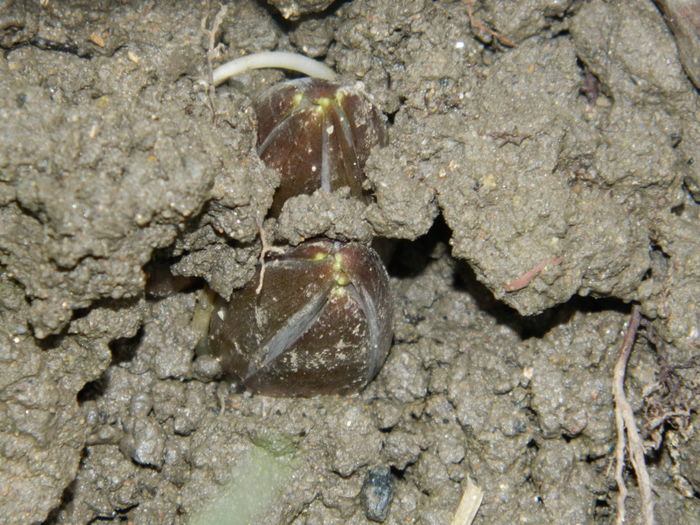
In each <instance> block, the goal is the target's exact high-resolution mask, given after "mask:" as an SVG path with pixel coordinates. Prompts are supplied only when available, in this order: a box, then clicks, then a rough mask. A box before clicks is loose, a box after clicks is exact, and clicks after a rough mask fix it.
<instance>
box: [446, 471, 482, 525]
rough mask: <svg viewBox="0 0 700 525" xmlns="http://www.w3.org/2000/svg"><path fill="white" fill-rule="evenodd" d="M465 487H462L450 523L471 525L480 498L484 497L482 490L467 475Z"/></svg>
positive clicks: (452, 524)
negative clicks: (459, 498)
mask: <svg viewBox="0 0 700 525" xmlns="http://www.w3.org/2000/svg"><path fill="white" fill-rule="evenodd" d="M466 482H467V488H465V489H464V493H463V494H462V499H461V500H459V506H458V507H457V511H456V512H455V515H454V518H452V523H451V525H471V523H472V521H474V518H475V517H476V513H477V512H478V511H479V506H480V505H481V500H482V499H483V498H484V491H483V490H481V489H480V488H479V487H478V486H477V485H476V484H475V483H474V482H473V481H472V479H471V478H470V477H469V476H467V480H466Z"/></svg>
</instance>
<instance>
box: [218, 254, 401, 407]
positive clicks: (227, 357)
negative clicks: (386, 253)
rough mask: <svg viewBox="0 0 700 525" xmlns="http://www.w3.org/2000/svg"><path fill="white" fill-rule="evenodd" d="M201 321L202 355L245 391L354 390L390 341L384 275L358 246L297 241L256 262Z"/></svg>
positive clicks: (376, 364) (381, 358)
mask: <svg viewBox="0 0 700 525" xmlns="http://www.w3.org/2000/svg"><path fill="white" fill-rule="evenodd" d="M259 273H260V270H259V269H258V276H257V278H256V279H254V280H253V281H252V282H251V283H250V284H248V286H247V287H246V288H243V289H242V290H238V291H236V292H235V293H234V294H233V296H232V297H231V300H230V301H228V302H226V301H224V300H223V299H222V298H218V299H217V301H216V304H215V306H214V310H213V313H212V317H211V322H210V327H209V336H208V353H210V354H211V355H212V356H214V357H215V358H216V359H217V360H219V361H220V364H221V367H222V370H223V372H224V375H225V376H226V377H227V378H228V379H231V380H233V381H234V382H236V383H237V384H238V385H239V386H240V387H241V388H244V389H246V390H248V391H251V392H255V393H260V394H266V395H276V396H312V395H316V394H347V393H353V392H357V391H359V390H361V389H362V388H363V387H364V386H365V385H367V383H368V382H369V381H370V380H371V379H372V378H373V377H374V376H375V375H376V373H377V371H378V370H379V368H380V366H381V365H382V363H383V362H384V360H385V358H386V355H387V353H388V351H389V348H390V346H391V339H392V315H393V309H392V303H391V298H390V292H389V279H388V276H387V273H386V270H385V269H384V266H383V264H382V262H381V260H380V258H379V256H378V255H377V253H376V252H375V251H374V250H373V249H372V248H369V247H367V246H365V245H363V244H360V243H339V242H334V241H328V240H320V241H307V242H305V243H303V244H301V245H299V246H297V247H293V248H287V249H285V251H284V253H282V254H276V255H274V256H273V257H271V258H270V259H268V260H267V261H266V262H265V273H264V280H263V286H262V288H261V289H260V292H259V293H258V292H257V291H256V288H257V285H258V279H259Z"/></svg>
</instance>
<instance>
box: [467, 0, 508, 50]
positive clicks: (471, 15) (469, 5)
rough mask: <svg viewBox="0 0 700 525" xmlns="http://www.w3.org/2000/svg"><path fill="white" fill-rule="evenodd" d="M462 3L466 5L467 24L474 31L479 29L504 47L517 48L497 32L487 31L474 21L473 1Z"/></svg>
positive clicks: (486, 28)
mask: <svg viewBox="0 0 700 525" xmlns="http://www.w3.org/2000/svg"><path fill="white" fill-rule="evenodd" d="M464 3H465V4H466V5H467V16H468V17H469V23H470V24H471V26H472V27H473V28H474V29H479V30H481V31H483V32H484V33H486V34H488V35H491V36H492V37H494V38H495V39H496V40H498V41H499V42H500V43H501V44H503V45H504V46H508V47H518V44H516V43H515V42H511V41H510V40H508V39H507V38H506V37H504V36H503V35H501V34H500V33H499V32H498V31H494V30H493V29H489V28H488V27H486V26H485V25H483V24H482V23H481V22H478V21H477V20H476V18H474V0H464Z"/></svg>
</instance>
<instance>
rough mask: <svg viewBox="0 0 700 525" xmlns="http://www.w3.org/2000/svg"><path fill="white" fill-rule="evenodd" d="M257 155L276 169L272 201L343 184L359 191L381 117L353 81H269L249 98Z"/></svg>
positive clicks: (276, 204)
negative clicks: (255, 127)
mask: <svg viewBox="0 0 700 525" xmlns="http://www.w3.org/2000/svg"><path fill="white" fill-rule="evenodd" d="M255 113H256V115H257V119H258V154H259V155H260V158H261V159H262V160H263V161H264V162H265V164H266V165H267V166H268V167H271V168H274V169H276V170H278V171H279V172H280V175H281V182H280V186H279V188H278V189H277V193H276V194H275V198H274V201H273V204H272V208H271V213H272V215H278V214H279V212H280V211H281V209H282V205H283V204H284V203H285V201H286V200H287V199H288V198H290V197H293V196H295V195H300V194H311V193H313V192H314V191H316V190H318V189H324V190H326V191H333V190H336V189H339V188H341V187H343V186H347V187H349V188H350V193H351V194H352V195H354V196H356V197H359V198H362V197H363V196H364V188H363V181H364V174H363V167H364V164H365V161H366V160H367V157H368V156H369V153H370V150H371V149H372V147H373V146H375V145H376V144H384V143H385V142H386V133H385V126H384V121H383V118H382V116H381V113H380V112H379V110H378V109H377V108H376V107H375V106H374V104H372V101H371V100H370V98H369V96H368V95H367V94H366V93H365V92H364V91H363V90H362V89H361V88H360V87H357V86H341V85H339V84H335V83H332V82H328V81H326V80H320V79H314V78H300V79H297V80H290V81H287V82H282V83H280V84H277V85H275V86H273V87H272V88H271V89H270V90H268V91H267V92H266V93H265V94H264V95H263V96H262V97H261V98H260V99H258V100H257V101H256V102H255Z"/></svg>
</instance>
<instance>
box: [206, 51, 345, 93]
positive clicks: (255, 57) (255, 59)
mask: <svg viewBox="0 0 700 525" xmlns="http://www.w3.org/2000/svg"><path fill="white" fill-rule="evenodd" d="M268 67H269V68H275V69H291V70H293V71H298V72H299V73H303V74H304V75H308V76H310V77H315V78H322V79H324V80H334V79H335V78H336V74H335V71H333V70H332V69H331V68H329V67H328V66H327V65H325V64H322V63H321V62H319V61H317V60H314V59H312V58H309V57H307V56H304V55H300V54H299V53H290V52H288V51H263V52H261V53H253V54H251V55H245V56H242V57H240V58H236V59H234V60H231V61H230V62H226V63H225V64H222V65H220V66H219V67H217V68H216V69H215V70H214V73H213V77H214V85H215V86H218V85H219V84H221V83H222V82H225V81H226V80H228V79H229V78H231V77H232V76H235V75H239V74H240V73H243V72H245V71H250V70H251V69H263V68H268Z"/></svg>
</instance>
